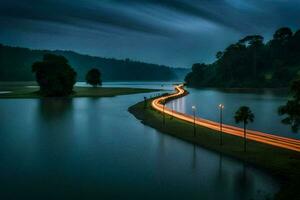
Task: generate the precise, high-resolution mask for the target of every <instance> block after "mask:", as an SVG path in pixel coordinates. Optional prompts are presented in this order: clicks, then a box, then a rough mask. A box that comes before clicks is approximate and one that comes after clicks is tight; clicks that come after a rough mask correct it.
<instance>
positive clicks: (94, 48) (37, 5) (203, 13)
mask: <svg viewBox="0 0 300 200" xmlns="http://www.w3.org/2000/svg"><path fill="white" fill-rule="evenodd" d="M282 26H289V27H290V28H292V29H293V30H294V31H295V30H298V29H300V1H299V0H0V43H4V44H7V45H14V46H24V47H30V48H38V49H66V50H74V51H77V52H79V53H84V54H90V55H96V56H104V57H114V58H131V59H134V60H140V61H146V62H151V63H158V64H165V65H170V66H174V67H190V66H191V65H192V64H193V63H195V62H212V61H213V60H214V57H215V53H216V52H217V51H218V50H223V49H224V48H225V47H226V46H227V45H229V44H230V43H233V42H236V41H237V40H239V39H240V38H241V37H243V36H245V35H249V34H261V35H263V36H265V38H266V39H269V38H270V37H271V36H272V34H273V32H274V31H275V30H276V29H277V28H279V27H282Z"/></svg>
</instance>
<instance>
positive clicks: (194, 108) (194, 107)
mask: <svg viewBox="0 0 300 200" xmlns="http://www.w3.org/2000/svg"><path fill="white" fill-rule="evenodd" d="M192 109H193V115H194V136H196V106H192Z"/></svg>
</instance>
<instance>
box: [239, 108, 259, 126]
mask: <svg viewBox="0 0 300 200" xmlns="http://www.w3.org/2000/svg"><path fill="white" fill-rule="evenodd" d="M234 120H235V122H236V123H240V122H242V123H244V124H246V125H247V124H248V123H249V122H253V121H254V114H253V113H252V111H251V110H250V108H249V107H247V106H241V107H240V108H239V109H238V110H237V111H236V113H235V116H234Z"/></svg>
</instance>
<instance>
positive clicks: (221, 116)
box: [219, 104, 224, 146]
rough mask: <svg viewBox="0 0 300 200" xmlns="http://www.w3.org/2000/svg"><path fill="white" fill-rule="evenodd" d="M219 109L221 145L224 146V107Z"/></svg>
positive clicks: (220, 106)
mask: <svg viewBox="0 0 300 200" xmlns="http://www.w3.org/2000/svg"><path fill="white" fill-rule="evenodd" d="M219 109H220V145H221V146H222V145H223V133H222V128H223V127H222V125H223V109H224V105H223V104H220V105H219Z"/></svg>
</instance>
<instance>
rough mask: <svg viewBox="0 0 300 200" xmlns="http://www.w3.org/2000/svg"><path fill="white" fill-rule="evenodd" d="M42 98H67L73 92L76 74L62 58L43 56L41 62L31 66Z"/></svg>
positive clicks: (51, 55) (49, 55)
mask: <svg viewBox="0 0 300 200" xmlns="http://www.w3.org/2000/svg"><path fill="white" fill-rule="evenodd" d="M32 72H33V73H35V77H36V81H37V83H38V84H39V86H40V94H41V95H43V96H67V95H70V94H71V93H72V92H73V86H74V84H75V82H76V72H75V71H74V70H73V68H72V67H71V66H70V65H69V64H68V60H67V59H66V58H64V57H63V56H57V55H54V54H45V55H44V58H43V61H41V62H35V63H34V64H33V65H32Z"/></svg>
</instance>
